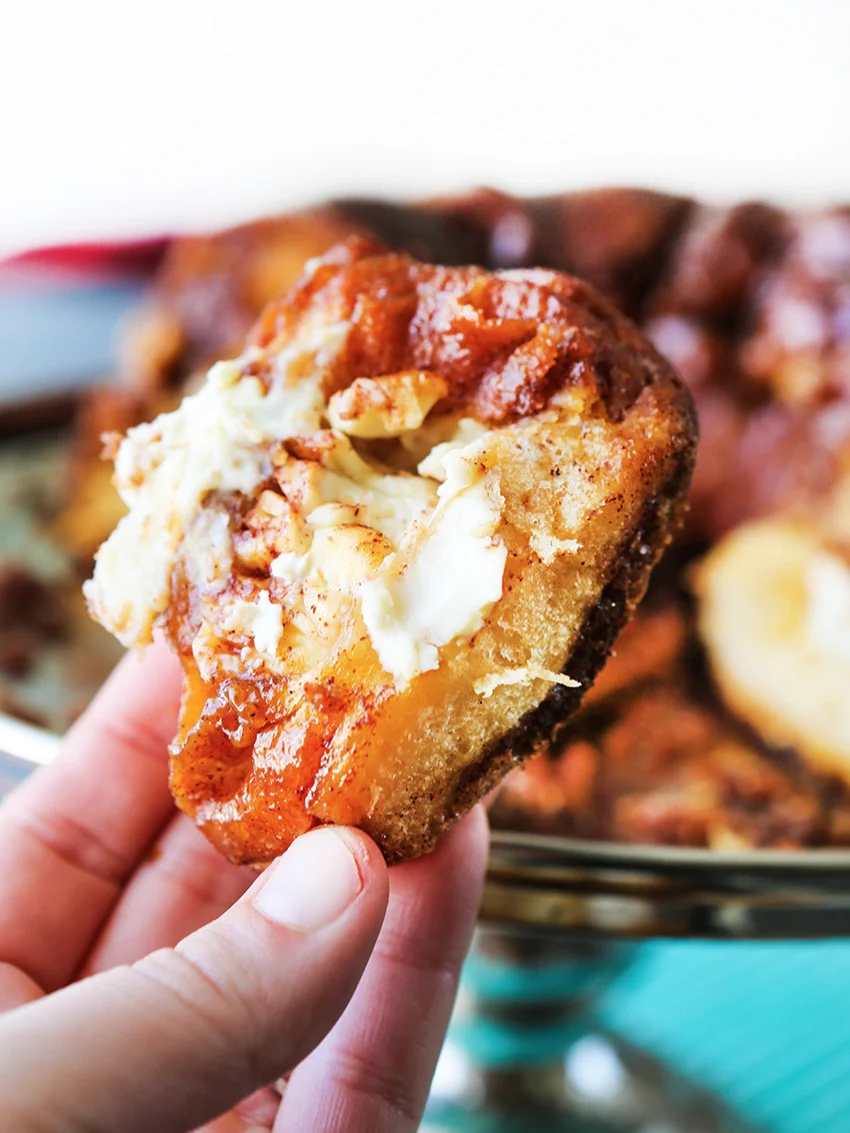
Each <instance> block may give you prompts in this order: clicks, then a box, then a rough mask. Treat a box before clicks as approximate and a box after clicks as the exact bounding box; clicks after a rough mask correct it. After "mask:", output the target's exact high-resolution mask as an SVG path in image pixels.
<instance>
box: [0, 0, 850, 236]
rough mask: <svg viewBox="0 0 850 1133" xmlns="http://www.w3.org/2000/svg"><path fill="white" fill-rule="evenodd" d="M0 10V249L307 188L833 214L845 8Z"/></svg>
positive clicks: (431, 1) (7, 1)
mask: <svg viewBox="0 0 850 1133" xmlns="http://www.w3.org/2000/svg"><path fill="white" fill-rule="evenodd" d="M0 12H2V13H3V15H2V26H1V27H0V50H2V65H0V146H2V148H0V154H2V159H0V160H2V166H0V254H2V253H4V252H9V251H12V250H14V249H16V248H22V247H25V246H27V245H30V244H33V243H39V242H45V241H54V240H66V239H78V238H91V237H109V236H115V235H130V234H134V233H144V232H151V231H163V230H173V229H179V228H186V227H191V228H199V227H204V226H207V225H211V224H216V223H220V222H223V221H226V220H233V219H239V218H242V217H245V216H248V215H250V214H252V213H254V212H256V211H257V210H266V209H274V208H280V207H284V206H287V205H289V204H291V203H294V202H299V201H305V200H310V199H312V198H316V197H320V196H322V195H323V194H328V193H335V194H340V193H350V192H375V193H402V194H416V193H423V192H430V191H432V190H442V189H449V188H456V187H458V188H459V187H464V186H469V185H474V184H480V183H491V184H496V185H499V186H504V187H506V188H510V189H517V190H524V191H545V190H552V189H557V188H562V187H568V186H577V185H588V184H599V183H605V182H609V183H611V182H619V183H629V182H630V183H637V182H640V183H643V184H651V185H658V186H662V187H672V188H676V189H684V190H690V191H695V192H699V193H702V194H703V195H707V196H709V197H713V198H729V197H733V196H740V195H743V194H763V195H767V196H770V197H773V198H776V199H780V200H808V201H815V202H817V201H823V200H826V199H829V198H836V197H842V196H843V197H845V198H850V0H773V2H772V3H767V2H762V0H737V2H732V0H704V2H702V3H690V2H689V0H678V2H674V0H644V2H642V3H641V2H639V0H630V2H629V0H582V2H581V3H552V4H550V3H542V2H540V0H514V2H513V3H497V2H495V0H491V2H490V3H478V2H464V0H454V2H450V0H428V2H417V3H412V2H408V0H395V2H391V0H349V2H347V3H340V2H336V0H325V2H324V3H316V2H314V3H312V4H310V3H309V0H299V2H298V3H295V4H290V3H287V2H286V0H278V2H277V3H267V2H263V3H260V2H250V0H241V2H240V0H227V2H219V0H207V2H205V3H202V4H201V3H197V4H196V3H194V2H191V3H181V2H180V0H170V2H168V0H142V2H141V3H128V2H124V0H75V2H72V0H64V2H63V3H61V4H60V3H54V2H50V3H46V4H45V3H38V2H37V0H28V2H26V3H24V2H18V3H14V2H13V0H0Z"/></svg>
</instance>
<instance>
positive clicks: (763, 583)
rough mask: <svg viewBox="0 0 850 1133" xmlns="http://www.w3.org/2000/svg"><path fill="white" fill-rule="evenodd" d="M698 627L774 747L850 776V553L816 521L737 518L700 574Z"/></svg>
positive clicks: (746, 713)
mask: <svg viewBox="0 0 850 1133" xmlns="http://www.w3.org/2000/svg"><path fill="white" fill-rule="evenodd" d="M695 583H696V590H697V595H698V601H699V627H700V632H701V634H702V638H703V641H704V643H705V648H706V653H707V655H708V659H709V661H710V664H711V668H712V672H713V675H714V678H715V680H716V681H717V684H718V686H719V688H720V691H721V693H722V694H723V697H724V699H725V700H726V701H727V703H728V704H729V705H730V706H731V707H732V708H733V709H734V710H735V711H736V712H738V713H739V714H740V715H741V716H742V717H743V718H744V719H745V720H746V721H747V722H748V723H749V724H750V725H751V726H752V727H753V728H755V729H756V731H757V732H758V733H759V734H760V735H761V736H762V738H763V739H764V740H765V741H766V742H767V743H768V744H770V745H772V746H773V747H777V748H790V749H792V750H794V751H796V753H797V754H798V755H799V757H800V758H801V759H802V760H803V761H804V762H805V763H806V764H807V765H808V766H809V767H811V768H812V770H813V771H814V772H816V773H817V774H819V775H833V776H835V777H837V778H838V779H840V780H843V781H844V782H845V783H850V561H848V557H847V551H846V549H844V548H841V547H839V546H837V545H830V544H828V543H827V542H826V541H825V540H824V537H823V535H822V533H821V531H820V530H819V529H817V528H816V527H815V526H814V525H811V524H808V523H805V522H802V521H800V520H797V519H787V518H783V517H775V518H772V519H765V520H759V521H754V522H751V523H748V524H745V525H744V526H743V527H739V528H738V529H737V530H736V531H733V532H732V533H731V534H729V535H727V536H726V537H725V539H723V540H721V542H720V543H719V544H718V545H717V546H716V547H715V548H714V549H713V550H712V551H711V553H710V554H709V555H708V556H707V558H705V559H704V560H703V562H702V563H701V564H700V566H699V568H698V571H697V574H696V579H695Z"/></svg>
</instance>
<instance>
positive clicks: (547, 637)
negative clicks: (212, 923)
mask: <svg viewBox="0 0 850 1133" xmlns="http://www.w3.org/2000/svg"><path fill="white" fill-rule="evenodd" d="M695 441H696V428H695V422H694V416H693V409H692V404H691V400H690V397H689V395H688V393H687V391H686V390H685V388H684V386H683V385H682V383H681V382H680V380H679V379H678V378H677V377H676V376H675V374H674V373H673V372H672V370H671V369H670V368H669V366H668V365H667V364H666V363H665V362H664V361H663V359H662V358H661V357H660V356H659V355H658V354H656V352H655V351H654V350H653V349H652V347H651V346H650V345H649V344H648V343H647V342H646V340H645V339H644V338H643V337H642V336H641V335H640V333H639V332H638V331H637V330H636V329H635V328H634V327H633V326H632V324H630V323H629V322H627V321H626V320H625V319H623V318H622V317H621V316H619V315H618V314H617V313H616V311H615V310H614V309H613V308H612V307H611V305H610V304H609V303H608V302H607V301H606V300H604V299H602V298H601V297H600V296H599V295H598V294H597V293H596V292H595V291H593V290H592V289H591V288H590V287H588V286H587V285H585V284H583V283H581V282H579V281H578V280H575V279H572V278H570V277H568V276H564V275H559V274H557V273H554V272H550V271H540V270H537V271H535V270H529V271H516V272H503V273H496V274H488V273H486V272H485V271H483V270H481V269H478V268H462V269H460V268H440V267H432V266H428V265H422V264H419V263H417V262H415V261H414V260H412V259H410V258H408V257H406V256H401V255H396V254H390V253H388V252H387V251H386V250H385V249H383V248H382V247H380V246H376V245H374V244H370V243H367V242H365V241H352V242H349V243H347V244H344V245H341V246H339V247H338V248H336V249H334V250H333V251H332V252H331V253H329V254H328V255H327V256H326V257H324V258H323V259H321V260H318V261H316V262H314V263H312V264H311V265H309V266H308V270H307V273H306V275H305V276H304V278H303V279H302V281H301V282H300V283H299V284H298V285H297V286H296V288H295V289H294V290H293V291H292V292H291V293H290V294H289V296H288V297H287V298H286V299H284V300H282V301H279V302H277V303H275V304H273V305H272V306H271V307H270V308H268V309H267V311H266V313H265V314H264V315H263V317H262V318H261V320H260V322H259V324H258V325H257V327H256V328H255V330H254V332H253V334H252V336H251V338H250V339H249V343H248V346H247V348H246V350H245V352H244V353H243V354H242V356H241V357H240V358H239V359H237V360H236V361H235V362H229V363H220V364H218V365H217V366H214V367H213V369H212V370H211V371H210V374H209V376H208V378H207V382H206V385H205V386H204V387H203V388H202V389H201V391H200V392H199V393H198V394H196V395H195V396H194V397H191V398H187V399H186V400H185V401H184V402H183V404H182V406H181V408H180V409H179V410H178V411H176V412H175V413H173V414H169V415H165V416H163V417H160V418H158V419H157V421H155V422H153V423H152V424H150V425H143V426H140V427H138V428H136V429H133V430H131V431H130V432H129V434H128V436H127V439H126V440H124V442H123V443H122V444H121V445H120V447H119V448H118V449H117V454H116V482H117V485H118V487H119V490H120V491H121V493H122V496H123V498H124V501H125V503H126V504H127V506H128V508H129V514H128V516H127V517H125V518H124V519H123V520H122V521H121V523H120V524H119V525H118V527H117V528H116V530H115V532H114V533H113V535H112V536H111V538H110V539H109V540H108V541H107V543H105V544H104V546H103V547H102V548H101V550H100V552H99V554H98V558H97V564H96V570H95V575H94V578H93V580H92V581H91V582H90V583H89V584H88V585H87V588H86V590H87V596H88V600H89V604H90V607H91V610H92V613H93V614H94V616H95V617H96V618H97V619H98V620H99V621H101V622H102V623H103V624H104V625H106V626H107V627H108V628H110V629H111V630H112V631H113V632H114V633H115V634H116V635H117V636H119V637H120V639H121V640H122V641H123V642H125V643H126V644H127V645H136V644H145V643H146V642H148V641H150V640H151V635H152V633H153V631H154V628H155V627H156V626H162V627H164V628H165V631H166V634H167V636H168V638H169V639H170V641H171V642H172V643H173V645H174V646H175V648H176V649H177V651H178V652H179V654H180V656H181V657H182V660H183V664H184V669H185V673H186V683H185V693H184V698H183V707H182V714H181V720H180V730H179V733H178V735H177V738H176V740H175V742H174V745H173V748H172V763H171V785H172V789H173V791H174V794H175V797H176V798H177V801H178V803H179V805H180V806H181V807H182V808H183V809H184V810H186V811H187V812H188V813H189V814H191V815H192V816H193V817H194V818H195V821H196V822H197V823H198V825H199V826H200V827H201V828H202V829H203V830H204V832H205V833H206V834H207V836H208V837H209V838H210V839H211V841H213V842H214V843H215V844H216V845H217V846H219V847H220V848H221V849H222V850H223V851H224V852H225V853H226V854H227V855H228V856H229V857H230V858H231V859H233V860H235V861H241V862H251V863H255V864H260V863H263V862H266V861H269V860H270V859H271V858H273V857H275V856H276V855H277V854H279V853H280V852H281V851H282V850H283V849H285V847H286V846H287V845H288V844H289V843H290V842H291V840H292V839H293V838H294V837H295V836H297V835H298V834H300V833H301V832H303V831H305V830H307V829H309V828H310V827H311V826H313V825H315V824H317V823H323V822H334V823H352V824H355V825H357V826H360V827H361V828H362V829H364V830H366V831H367V832H368V833H369V834H371V835H372V836H373V837H374V838H375V839H376V840H377V842H378V843H379V845H381V846H382V848H383V850H384V852H385V854H386V855H387V856H388V857H389V858H401V857H412V856H415V855H417V854H420V853H423V852H425V851H427V850H428V849H429V848H430V847H431V846H432V845H433V843H434V842H435V840H436V839H437V838H438V837H439V836H440V834H441V833H442V832H443V831H444V830H445V829H446V828H447V827H448V826H449V825H450V824H451V823H452V822H453V821H454V820H455V819H456V818H458V817H459V816H460V815H461V814H462V813H463V812H464V811H466V810H467V809H468V808H469V807H470V806H472V805H473V803H474V802H475V801H476V800H477V799H479V798H480V797H482V795H483V794H484V793H485V792H486V791H487V790H488V789H489V788H490V787H491V786H492V785H493V784H494V783H495V782H496V781H497V780H498V779H499V778H500V777H501V776H502V775H503V774H504V773H505V772H506V771H507V770H508V769H509V768H510V766H511V765H513V764H514V763H516V762H518V761H519V760H520V759H522V758H523V757H524V756H525V755H526V754H527V753H528V752H529V751H530V750H531V749H532V747H533V745H534V743H535V742H536V741H537V740H538V739H539V738H540V737H541V735H544V734H546V733H547V732H548V731H549V730H550V729H551V728H552V727H553V725H554V724H555V722H560V721H562V720H563V719H564V717H565V716H566V715H567V714H568V713H569V712H570V711H572V710H573V709H574V708H575V706H576V705H577V704H578V703H579V700H580V698H581V695H582V693H583V692H584V691H585V690H586V689H587V688H588V687H589V685H590V683H591V682H592V680H593V677H594V676H595V674H596V672H597V670H598V669H599V667H600V665H601V664H602V662H603V661H604V659H605V657H606V656H607V654H608V652H609V650H610V648H611V645H612V643H613V641H614V638H615V637H616V634H617V632H618V631H619V629H620V628H621V626H622V625H623V624H624V622H625V621H626V620H627V618H628V617H629V615H630V613H631V611H632V610H633V608H634V606H635V605H636V603H637V602H638V600H639V599H640V597H641V595H642V593H643V591H644V589H645V586H646V582H647V580H648V577H649V572H650V570H651V568H652V565H653V564H654V562H655V561H656V559H657V558H658V556H659V555H660V553H661V551H662V550H663V548H664V546H665V544H666V543H667V542H668V540H669V538H670V537H671V534H672V531H673V529H674V528H675V525H676V523H677V520H678V518H679V516H680V513H681V510H682V507H683V500H684V497H685V494H686V492H687V486H688V481H689V478H690V473H691V469H692V465H693V458H694V448H695Z"/></svg>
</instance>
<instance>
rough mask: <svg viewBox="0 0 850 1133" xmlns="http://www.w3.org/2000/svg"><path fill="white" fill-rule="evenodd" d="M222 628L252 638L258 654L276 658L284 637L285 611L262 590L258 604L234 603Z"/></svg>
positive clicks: (240, 601)
mask: <svg viewBox="0 0 850 1133" xmlns="http://www.w3.org/2000/svg"><path fill="white" fill-rule="evenodd" d="M222 628H223V629H225V630H227V631H228V632H234V631H235V632H236V633H240V634H245V635H247V636H250V637H251V638H253V641H254V646H255V648H256V650H257V652H258V653H262V654H264V655H265V656H266V657H275V656H276V655H277V650H278V646H279V645H280V639H281V637H282V636H283V609H282V608H281V607H280V606H279V605H276V604H275V603H274V602H272V600H271V599H270V598H269V594H268V591H267V590H261V591H260V596H259V598H258V599H257V601H256V602H245V601H242V600H239V601H236V602H234V603H233V605H232V606H231V607H230V610H229V612H228V614H227V617H226V618H225V619H224V622H223V625H222Z"/></svg>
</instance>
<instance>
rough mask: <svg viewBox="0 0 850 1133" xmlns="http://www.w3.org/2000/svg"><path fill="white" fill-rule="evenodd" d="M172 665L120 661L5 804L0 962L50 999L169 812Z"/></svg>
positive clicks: (163, 653)
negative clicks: (57, 745)
mask: <svg viewBox="0 0 850 1133" xmlns="http://www.w3.org/2000/svg"><path fill="white" fill-rule="evenodd" d="M179 700H180V674H179V664H178V662H177V660H176V659H175V658H174V657H173V655H172V654H171V653H170V652H169V651H168V650H167V649H166V648H165V647H164V646H161V645H154V646H152V647H151V648H150V649H149V650H148V651H147V653H146V654H145V656H144V657H139V656H137V655H130V656H127V657H125V658H124V659H123V660H122V661H121V663H120V664H119V665H118V667H117V669H116V670H115V672H114V673H113V674H112V676H111V677H110V678H109V680H108V681H107V682H106V684H105V685H104V687H103V689H102V690H101V692H100V693H99V694H98V696H97V697H96V698H95V700H94V702H93V703H92V705H91V707H90V708H89V709H88V710H87V711H86V712H85V713H84V715H83V716H82V717H81V718H80V720H79V721H78V722H77V723H76V724H75V725H74V727H73V728H72V729H71V731H70V732H69V733H68V736H67V738H66V740H65V742H64V743H63V745H62V749H61V751H60V754H59V756H58V758H57V760H56V762H55V763H53V764H52V765H50V766H49V767H44V768H42V769H40V770H39V771H37V772H35V773H34V774H33V775H32V776H31V777H30V778H29V779H27V780H26V781H25V782H24V783H23V784H22V785H21V786H20V787H18V788H17V790H15V791H14V792H13V793H12V794H11V795H10V796H9V798H8V799H7V800H6V802H5V803H4V805H3V806H2V807H1V808H0V860H2V862H3V869H2V871H0V962H6V963H9V964H13V965H15V966H17V967H19V968H22V969H23V970H24V971H25V972H26V973H27V974H28V975H29V976H30V977H31V978H32V979H34V980H35V981H36V983H38V984H39V985H40V986H41V987H42V988H44V989H45V990H46V991H51V990H54V989H55V988H57V987H60V986H62V985H63V984H64V983H67V981H68V980H69V979H71V977H72V976H73V975H74V972H75V971H76V969H77V967H78V966H79V964H80V962H81V960H82V958H83V956H84V955H85V954H86V952H87V951H88V949H89V947H90V946H91V944H92V942H93V940H94V938H95V937H96V935H97V932H98V930H99V929H100V927H101V925H102V924H103V922H104V920H105V919H106V917H107V915H108V914H109V911H110V909H111V908H112V905H113V904H114V902H115V900H116V898H117V896H118V895H119V893H120V892H121V889H122V886H123V883H124V881H125V880H126V878H127V877H128V876H129V875H130V873H131V872H132V870H133V868H134V867H135V865H136V864H137V862H138V861H139V859H140V858H141V857H142V855H143V854H144V852H145V850H146V848H147V847H148V845H149V844H150V842H151V840H152V839H153V838H154V836H155V835H156V834H157V832H158V831H159V830H160V828H161V827H162V825H163V824H164V822H165V821H166V820H167V818H168V817H169V815H170V814H171V813H172V812H173V803H172V801H171V797H170V795H169V792H168V774H167V750H168V743H169V741H170V740H171V738H172V736H173V734H174V729H175V725H176V719H177V709H178V706H179Z"/></svg>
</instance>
